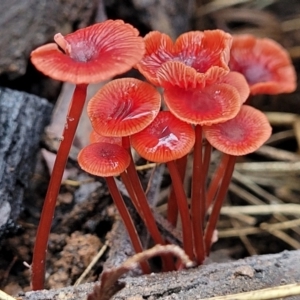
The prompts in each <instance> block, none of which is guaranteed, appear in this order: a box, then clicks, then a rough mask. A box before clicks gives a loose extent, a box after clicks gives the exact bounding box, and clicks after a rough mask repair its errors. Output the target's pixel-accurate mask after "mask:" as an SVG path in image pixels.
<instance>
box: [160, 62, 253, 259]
mask: <svg viewBox="0 0 300 300" xmlns="http://www.w3.org/2000/svg"><path fill="white" fill-rule="evenodd" d="M157 78H158V80H159V82H160V84H161V86H162V87H164V89H165V90H164V100H165V102H166V104H167V106H168V108H169V109H170V111H171V112H172V113H173V114H174V115H176V117H178V118H179V119H181V120H183V121H185V122H188V123H192V124H195V125H196V126H195V131H196V142H195V146H194V162H193V176H192V178H193V182H192V200H191V203H192V204H191V207H192V209H191V211H192V223H193V228H194V235H195V236H194V239H195V241H196V244H197V245H198V246H196V251H197V260H198V263H199V264H200V263H202V261H203V260H204V249H203V245H202V244H201V242H200V241H201V240H202V239H203V236H202V234H201V228H202V227H203V226H204V219H205V212H206V207H205V203H206V200H205V193H204V183H205V177H206V173H204V172H203V171H205V172H207V170H208V165H209V158H210V155H209V153H210V147H209V144H207V147H206V150H205V154H204V157H205V160H203V159H202V156H203V154H202V140H203V139H202V129H201V126H203V125H211V124H215V123H219V122H224V121H226V120H229V119H231V118H233V117H234V116H236V114H237V113H238V112H239V110H240V107H241V105H242V103H243V102H244V101H245V100H246V99H247V97H248V95H249V87H248V84H247V82H246V80H245V78H244V77H243V75H241V74H239V73H237V72H230V73H224V69H222V68H220V67H212V68H211V69H209V70H208V71H207V72H206V73H205V74H202V73H197V72H196V71H195V70H194V69H193V68H191V67H187V66H185V65H184V64H183V63H181V62H174V61H172V62H166V63H164V65H163V66H162V67H161V68H160V69H159V71H158V72H157ZM199 228H200V229H199Z"/></svg>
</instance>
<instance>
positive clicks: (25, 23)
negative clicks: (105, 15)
mask: <svg viewBox="0 0 300 300" xmlns="http://www.w3.org/2000/svg"><path fill="white" fill-rule="evenodd" d="M98 3H99V0H92V1H91V0H75V1H65V0H57V1H40V0H25V1H20V0H1V9H0V27H1V28H3V30H1V35H0V45H1V48H0V74H4V73H5V74H7V75H8V77H9V78H10V79H14V78H16V77H19V76H21V75H24V74H25V72H26V68H27V63H28V57H29V54H30V52H31V51H32V50H33V49H34V48H36V47H37V46H40V45H42V44H45V43H47V42H52V41H53V36H54V34H55V33H57V32H62V33H63V34H67V33H70V32H72V31H74V30H75V29H77V28H81V27H85V26H87V25H89V24H90V23H91V20H92V18H93V17H94V15H95V13H96V9H97V6H98Z"/></svg>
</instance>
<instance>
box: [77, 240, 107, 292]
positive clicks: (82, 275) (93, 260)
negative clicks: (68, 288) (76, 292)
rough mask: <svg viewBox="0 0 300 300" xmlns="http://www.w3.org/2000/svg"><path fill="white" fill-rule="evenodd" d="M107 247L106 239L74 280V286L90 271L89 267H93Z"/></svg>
mask: <svg viewBox="0 0 300 300" xmlns="http://www.w3.org/2000/svg"><path fill="white" fill-rule="evenodd" d="M107 247H108V242H107V241H106V242H105V244H104V245H103V246H102V247H101V249H100V250H99V252H98V253H97V254H96V255H95V256H94V258H93V259H92V261H91V262H90V263H89V265H88V266H87V267H86V269H85V270H84V272H83V273H82V274H81V275H80V277H79V278H78V279H77V280H76V282H75V283H74V286H78V285H79V284H80V283H81V282H82V280H83V279H84V278H85V277H86V276H87V274H88V273H89V272H90V271H91V269H92V268H93V266H94V265H95V264H96V263H97V262H98V260H99V259H100V258H101V256H102V255H103V254H104V252H105V251H106V249H107Z"/></svg>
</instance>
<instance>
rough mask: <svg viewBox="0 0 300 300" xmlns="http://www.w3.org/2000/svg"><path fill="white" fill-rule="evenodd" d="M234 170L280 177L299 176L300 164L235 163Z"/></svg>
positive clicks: (297, 162)
mask: <svg viewBox="0 0 300 300" xmlns="http://www.w3.org/2000/svg"><path fill="white" fill-rule="evenodd" d="M235 169H236V170H237V171H240V172H249V173H252V172H257V173H264V174H266V173H273V174H274V173H276V174H280V175H281V176H285V175H296V174H297V175H298V174H300V162H299V161H296V162H283V161H280V162H263V163H261V162H246V163H237V164H236V166H235Z"/></svg>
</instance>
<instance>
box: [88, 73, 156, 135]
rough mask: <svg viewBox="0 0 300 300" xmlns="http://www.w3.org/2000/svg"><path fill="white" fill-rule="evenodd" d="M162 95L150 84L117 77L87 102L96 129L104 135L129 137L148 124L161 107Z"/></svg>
mask: <svg viewBox="0 0 300 300" xmlns="http://www.w3.org/2000/svg"><path fill="white" fill-rule="evenodd" d="M160 105H161V96H160V94H159V92H158V91H157V90H156V89H155V88H154V87H153V86H152V85H150V84H149V83H147V82H143V81H141V80H138V79H135V78H121V79H115V80H113V81H111V82H109V83H107V84H106V85H104V86H103V87H102V89H101V90H99V91H98V93H96V94H95V95H94V97H92V99H91V100H90V101H89V103H88V107H87V110H88V115H89V118H90V120H91V123H92V126H93V128H94V130H95V131H96V132H97V133H99V134H101V135H104V136H115V137H121V136H129V135H132V134H134V133H136V132H138V131H140V130H142V129H144V128H145V127H146V126H147V125H149V124H150V123H151V122H152V120H153V119H154V118H155V117H156V115H157V114H158V112H159V110H160Z"/></svg>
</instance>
